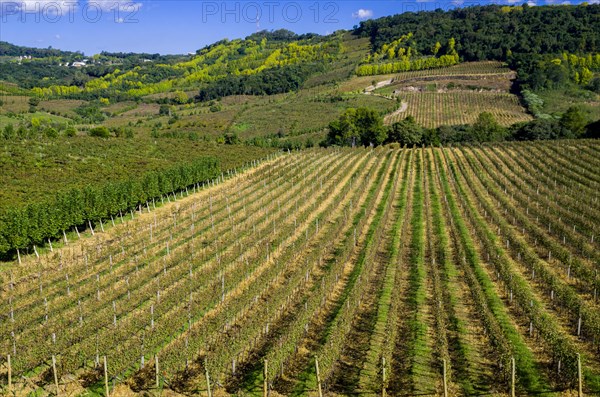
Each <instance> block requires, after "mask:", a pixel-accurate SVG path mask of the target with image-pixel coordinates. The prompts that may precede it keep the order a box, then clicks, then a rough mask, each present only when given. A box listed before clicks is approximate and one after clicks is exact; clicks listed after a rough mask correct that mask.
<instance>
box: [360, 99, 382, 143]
mask: <svg viewBox="0 0 600 397" xmlns="http://www.w3.org/2000/svg"><path fill="white" fill-rule="evenodd" d="M354 125H355V126H356V132H357V134H358V136H359V137H360V141H361V143H362V144H363V145H364V146H369V145H375V146H378V145H381V144H383V142H385V140H386V139H387V134H388V133H387V129H386V128H384V126H383V117H381V116H380V115H379V113H378V112H377V111H376V110H374V109H369V108H358V109H356V113H355V116H354Z"/></svg>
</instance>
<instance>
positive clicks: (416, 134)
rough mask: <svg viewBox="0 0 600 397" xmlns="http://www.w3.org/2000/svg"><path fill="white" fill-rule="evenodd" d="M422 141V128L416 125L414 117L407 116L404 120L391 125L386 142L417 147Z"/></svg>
mask: <svg viewBox="0 0 600 397" xmlns="http://www.w3.org/2000/svg"><path fill="white" fill-rule="evenodd" d="M422 140H423V128H421V126H419V125H417V123H416V122H415V119H414V117H412V116H408V117H406V118H405V119H404V120H402V121H399V122H397V123H394V124H392V126H391V127H390V129H389V133H388V138H387V141H386V142H390V143H391V142H398V143H399V144H401V145H406V146H413V145H419V144H421V143H422Z"/></svg>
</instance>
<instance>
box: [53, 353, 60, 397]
mask: <svg viewBox="0 0 600 397" xmlns="http://www.w3.org/2000/svg"><path fill="white" fill-rule="evenodd" d="M52 373H53V374H54V386H56V395H57V396H59V395H60V389H59V388H58V374H57V373H56V356H52Z"/></svg>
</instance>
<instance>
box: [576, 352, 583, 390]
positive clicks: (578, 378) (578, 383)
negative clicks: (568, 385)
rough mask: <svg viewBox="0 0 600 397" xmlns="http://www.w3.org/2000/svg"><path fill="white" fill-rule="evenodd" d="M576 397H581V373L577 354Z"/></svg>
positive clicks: (579, 357)
mask: <svg viewBox="0 0 600 397" xmlns="http://www.w3.org/2000/svg"><path fill="white" fill-rule="evenodd" d="M577 396H578V397H583V373H582V371H581V355H579V353H577Z"/></svg>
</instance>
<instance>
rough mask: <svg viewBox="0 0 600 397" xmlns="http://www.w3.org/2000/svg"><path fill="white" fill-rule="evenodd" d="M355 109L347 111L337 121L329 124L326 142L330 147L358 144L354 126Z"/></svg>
mask: <svg viewBox="0 0 600 397" xmlns="http://www.w3.org/2000/svg"><path fill="white" fill-rule="evenodd" d="M355 115H356V109H353V108H350V109H347V110H346V111H345V112H344V113H343V114H342V115H341V116H340V117H339V118H338V119H337V120H334V121H332V122H331V123H329V132H328V133H327V142H328V143H329V144H330V145H348V146H353V145H355V144H357V143H358V139H357V138H358V134H357V133H356V127H355V125H354V117H355Z"/></svg>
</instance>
